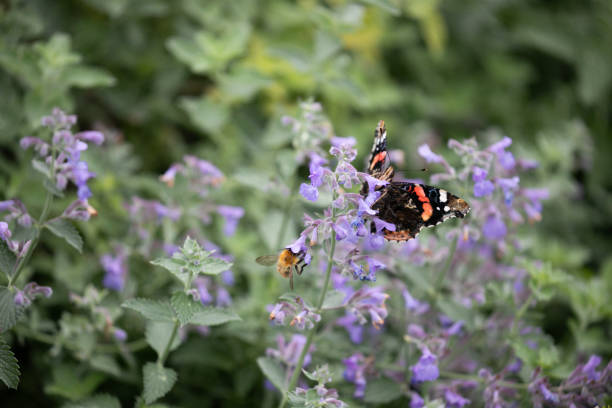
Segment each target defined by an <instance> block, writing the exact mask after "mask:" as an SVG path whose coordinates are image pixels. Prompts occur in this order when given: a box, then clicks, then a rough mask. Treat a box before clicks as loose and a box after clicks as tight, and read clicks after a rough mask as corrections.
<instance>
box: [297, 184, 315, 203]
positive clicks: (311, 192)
mask: <svg viewBox="0 0 612 408" xmlns="http://www.w3.org/2000/svg"><path fill="white" fill-rule="evenodd" d="M300 194H301V195H302V197H304V198H305V199H307V200H309V201H317V200H318V199H319V190H317V188H316V187H314V186H312V185H310V184H306V183H302V184H300Z"/></svg>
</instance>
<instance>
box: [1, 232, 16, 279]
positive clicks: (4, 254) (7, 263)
mask: <svg viewBox="0 0 612 408" xmlns="http://www.w3.org/2000/svg"><path fill="white" fill-rule="evenodd" d="M15 261H16V258H15V254H14V253H13V252H12V251H11V250H10V249H9V247H8V245H6V242H4V241H2V240H0V271H2V272H4V273H5V274H6V276H13V268H14V267H15Z"/></svg>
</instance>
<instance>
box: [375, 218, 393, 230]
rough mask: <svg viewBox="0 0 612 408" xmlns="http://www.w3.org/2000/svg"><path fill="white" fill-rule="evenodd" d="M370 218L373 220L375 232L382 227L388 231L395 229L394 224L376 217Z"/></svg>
mask: <svg viewBox="0 0 612 408" xmlns="http://www.w3.org/2000/svg"><path fill="white" fill-rule="evenodd" d="M372 220H373V221H374V226H375V228H376V232H381V231H382V230H383V229H386V230H388V231H395V224H392V223H390V222H387V221H384V220H381V219H380V218H378V217H372Z"/></svg>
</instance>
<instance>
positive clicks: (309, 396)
mask: <svg viewBox="0 0 612 408" xmlns="http://www.w3.org/2000/svg"><path fill="white" fill-rule="evenodd" d="M304 374H306V376H307V377H308V378H309V379H311V380H313V381H317V385H315V386H314V387H313V388H308V389H306V388H301V387H297V388H296V389H295V391H294V392H292V393H290V394H289V401H290V402H291V404H292V405H293V406H304V407H319V408H325V407H334V408H343V407H346V406H347V405H346V404H345V403H344V402H343V401H341V400H340V399H338V391H336V390H335V389H333V388H330V389H328V388H327V387H326V386H325V384H326V383H328V382H331V381H332V378H331V374H330V371H329V367H328V366H327V364H325V365H323V366H321V367H317V369H316V370H315V371H313V372H311V373H309V372H307V371H305V372H304Z"/></svg>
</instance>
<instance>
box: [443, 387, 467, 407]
mask: <svg viewBox="0 0 612 408" xmlns="http://www.w3.org/2000/svg"><path fill="white" fill-rule="evenodd" d="M444 399H445V400H446V402H447V404H448V405H447V407H451V408H462V407H463V406H464V405H467V404H469V403H470V400H469V399H466V398H463V397H462V396H461V395H459V394H457V393H456V392H454V391H451V390H450V389H447V390H446V391H445V392H444Z"/></svg>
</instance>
